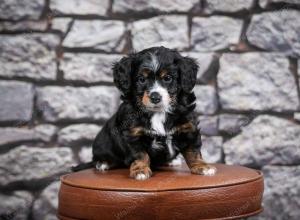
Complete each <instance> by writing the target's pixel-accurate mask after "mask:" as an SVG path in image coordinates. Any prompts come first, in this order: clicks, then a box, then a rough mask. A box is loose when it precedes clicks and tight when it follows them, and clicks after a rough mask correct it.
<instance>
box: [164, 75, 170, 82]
mask: <svg viewBox="0 0 300 220" xmlns="http://www.w3.org/2000/svg"><path fill="white" fill-rule="evenodd" d="M163 81H164V82H166V83H169V82H171V81H172V76H170V75H166V76H165V77H164V78H163Z"/></svg>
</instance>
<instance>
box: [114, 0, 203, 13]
mask: <svg viewBox="0 0 300 220" xmlns="http://www.w3.org/2000/svg"><path fill="white" fill-rule="evenodd" d="M198 5H199V1H198V0H189V1H181V0H173V1H168V0H163V1H161V0H152V1H147V0H118V1H115V2H114V4H113V12H116V13H128V12H143V13H145V12H150V13H151V12H173V11H176V12H186V11H189V10H191V9H192V8H193V7H194V6H198Z"/></svg>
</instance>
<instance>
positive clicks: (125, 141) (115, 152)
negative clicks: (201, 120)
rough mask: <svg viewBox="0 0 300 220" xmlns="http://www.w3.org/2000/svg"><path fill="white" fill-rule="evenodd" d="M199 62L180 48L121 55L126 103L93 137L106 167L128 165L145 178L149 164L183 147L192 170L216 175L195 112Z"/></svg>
mask: <svg viewBox="0 0 300 220" xmlns="http://www.w3.org/2000/svg"><path fill="white" fill-rule="evenodd" d="M197 70H198V66H197V64H196V62H195V61H194V60H193V59H192V58H189V57H184V56H181V55H180V54H179V53H178V52H177V51H176V50H171V49H168V48H165V47H152V48H149V49H146V50H143V51H141V52H138V53H133V54H130V55H128V56H126V57H124V58H122V59H121V60H120V61H119V62H117V63H115V64H114V66H113V76H114V82H115V84H116V86H117V87H118V88H119V90H120V91H121V93H122V97H121V98H122V100H123V102H122V104H121V105H120V107H119V109H118V111H117V112H116V113H115V114H114V115H113V116H112V117H111V118H110V119H109V120H108V121H107V122H106V124H105V125H104V127H103V128H102V130H101V131H100V133H99V134H98V135H97V137H96V139H95V141H94V143H93V161H92V162H90V163H88V164H81V165H78V166H77V167H74V168H73V170H74V171H77V170H81V169H85V168H88V167H92V166H95V167H96V168H97V169H98V170H100V171H104V170H108V169H111V168H115V167H124V166H126V167H130V176H131V177H133V178H135V179H138V180H145V179H147V178H149V177H150V176H151V174H152V171H151V169H152V168H154V167H155V166H159V165H163V164H166V163H167V162H169V161H170V160H172V159H174V158H175V157H176V156H177V155H178V154H179V153H181V154H182V155H183V157H184V158H185V160H186V162H187V164H188V166H189V168H190V170H191V172H192V173H194V174H202V175H214V174H215V172H216V169H215V167H213V166H211V165H208V164H207V163H205V162H204V161H203V159H202V157H201V153H200V147H201V137H200V133H199V130H198V128H197V124H198V122H197V117H196V114H195V113H194V108H195V103H194V102H195V99H196V98H195V95H194V92H193V91H192V89H193V88H194V86H195V83H196V75H197Z"/></svg>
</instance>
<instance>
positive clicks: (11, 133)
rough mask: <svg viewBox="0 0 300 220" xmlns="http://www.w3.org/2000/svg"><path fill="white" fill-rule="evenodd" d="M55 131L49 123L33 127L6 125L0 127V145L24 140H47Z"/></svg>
mask: <svg viewBox="0 0 300 220" xmlns="http://www.w3.org/2000/svg"><path fill="white" fill-rule="evenodd" d="M55 132H56V127H55V126H54V125H50V124H43V125H38V126H36V127H34V128H31V129H28V128H18V127H15V128H14V127H7V128H0V145H5V144H13V143H19V142H25V141H44V142H49V141H50V140H51V139H52V138H53V136H54V134H55Z"/></svg>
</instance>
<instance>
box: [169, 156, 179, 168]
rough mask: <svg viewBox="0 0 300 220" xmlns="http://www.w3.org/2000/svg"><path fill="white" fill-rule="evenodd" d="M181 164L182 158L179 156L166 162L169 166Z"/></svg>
mask: <svg viewBox="0 0 300 220" xmlns="http://www.w3.org/2000/svg"><path fill="white" fill-rule="evenodd" d="M182 164H183V161H182V158H181V157H176V158H175V159H173V160H172V161H171V162H170V163H168V165H169V166H170V167H175V166H180V165H182Z"/></svg>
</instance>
